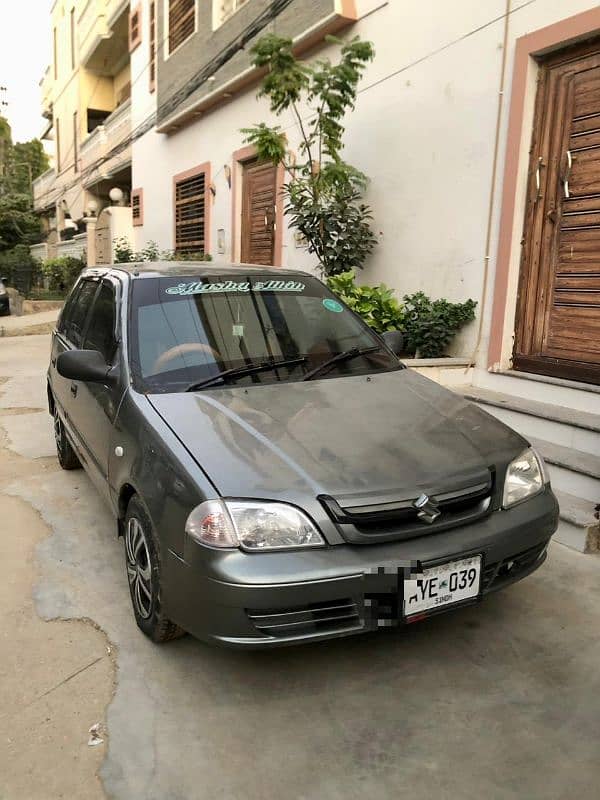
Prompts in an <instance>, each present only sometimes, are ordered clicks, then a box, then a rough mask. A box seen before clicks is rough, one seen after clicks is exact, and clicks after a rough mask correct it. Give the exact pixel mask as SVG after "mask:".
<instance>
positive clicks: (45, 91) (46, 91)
mask: <svg viewBox="0 0 600 800" xmlns="http://www.w3.org/2000/svg"><path fill="white" fill-rule="evenodd" d="M53 87H54V81H53V78H52V76H51V71H50V67H48V68H47V69H46V72H45V73H44V76H43V78H42V80H41V81H40V93H41V96H42V114H43V115H44V116H48V115H51V114H52V101H53V97H52V89H53Z"/></svg>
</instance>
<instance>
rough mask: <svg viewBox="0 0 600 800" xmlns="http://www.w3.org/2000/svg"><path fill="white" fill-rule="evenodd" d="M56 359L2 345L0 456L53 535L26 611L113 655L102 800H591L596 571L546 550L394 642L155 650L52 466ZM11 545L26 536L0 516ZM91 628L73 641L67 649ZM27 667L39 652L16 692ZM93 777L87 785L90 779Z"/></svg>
mask: <svg viewBox="0 0 600 800" xmlns="http://www.w3.org/2000/svg"><path fill="white" fill-rule="evenodd" d="M48 346H49V343H48V337H42V336H40V337H38V336H30V337H15V338H11V339H4V340H1V339H0V377H2V376H4V377H8V378H9V380H8V382H6V383H4V384H3V385H1V386H0V395H1V396H0V424H1V425H2V426H3V427H4V429H5V431H6V437H7V441H6V449H5V451H3V454H2V458H4V459H10V458H13V459H18V460H19V464H20V465H21V467H20V470H21V471H20V472H19V474H18V475H16V477H15V479H14V480H11V479H10V477H7V478H5V480H4V482H3V484H2V485H1V486H0V489H1V492H2V494H3V495H7V496H9V497H11V498H13V499H14V498H18V499H19V502H22V503H25V504H27V505H28V506H29V507H30V508H33V509H35V510H37V511H38V512H39V513H40V514H41V516H42V518H43V521H44V522H45V524H46V525H47V526H48V532H49V535H48V536H47V537H46V538H44V539H43V540H42V541H41V542H40V543H39V544H38V545H37V551H36V559H37V560H36V564H37V575H36V577H35V582H34V587H33V596H34V599H35V607H36V610H37V613H38V614H39V615H40V616H41V617H42V618H43V619H54V618H57V617H58V618H66V619H81V618H87V619H89V620H92V621H93V622H94V623H95V624H96V625H97V626H99V627H100V628H101V629H102V630H103V631H104V632H105V634H106V637H107V641H108V642H110V643H111V644H110V646H111V648H112V654H113V655H115V654H116V665H117V673H116V689H115V693H114V697H113V698H112V700H111V701H110V702H109V705H108V708H107V710H106V724H107V731H108V739H107V745H106V744H105V745H102V746H101V748H102V749H103V753H104V759H103V761H102V765H101V768H100V773H99V774H100V778H101V781H102V786H103V788H104V791H105V793H106V795H107V796H108V797H110V798H119V800H138V798H140V800H142V799H143V800H180V799H181V800H184V798H185V800H192V799H193V800H195V799H196V798H201V799H202V800H204V798H206V800H216V799H217V798H225V799H226V800H238V799H239V800H281V798H286V800H342V798H343V800H358V798H361V800H362V798H366V797H368V798H370V799H375V800H379V798H381V799H382V800H383V799H385V800H387V798H399V797H410V798H411V800H420V799H421V798H423V800H433V798H435V799H436V800H445V799H446V798H448V799H450V798H452V800H457V799H459V798H460V800H470V798H473V800H475V798H477V800H480V798H482V797H485V798H493V800H509V798H510V799H512V798H520V799H521V798H523V799H526V800H536V799H537V798H540V800H541V799H542V798H543V800H554V799H556V800H558V798H561V800H562V799H564V800H567V799H568V800H570V799H571V798H573V797H577V798H578V800H587V799H588V798H589V800H592V799H593V800H597V798H598V796H599V789H598V786H599V785H600V758H599V755H600V669H599V668H598V665H599V664H600V557H599V556H591V555H587V556H583V555H580V554H578V553H575V552H573V551H569V550H567V549H566V548H564V547H562V546H561V545H553V546H552V548H551V553H550V557H549V560H548V562H547V564H546V565H545V566H544V567H543V568H542V569H541V570H540V571H538V572H537V573H536V574H535V575H533V576H531V577H530V578H528V579H526V580H525V581H523V582H522V583H520V584H517V585H516V586H514V587H511V588H509V589H508V590H506V591H504V592H502V593H499V594H497V595H494V596H492V597H490V598H488V599H486V601H485V602H484V603H483V604H481V605H479V606H476V607H471V608H468V609H463V610H461V611H458V612H455V613H449V614H446V615H444V616H441V617H437V618H436V619H434V620H431V621H429V622H426V623H421V624H418V625H414V626H411V627H409V628H407V629H405V630H402V631H392V632H385V633H382V634H377V635H369V636H364V637H358V638H354V639H344V640H340V641H337V642H333V643H325V644H320V645H314V646H305V647H302V648H296V649H285V650H278V651H271V652H266V653H260V652H259V653H239V652H230V651H226V650H217V649H213V648H210V647H208V646H206V645H204V644H202V643H200V642H197V641H195V640H193V639H192V638H191V637H186V638H184V639H182V640H179V641H177V642H173V643H171V644H168V645H163V646H155V645H153V644H151V643H150V642H148V641H147V640H146V639H145V638H144V637H143V636H142V635H141V634H140V633H139V632H138V630H137V628H136V626H135V624H134V621H133V617H132V615H131V613H130V608H129V597H128V590H127V582H126V577H125V569H124V560H123V552H122V543H121V542H120V541H118V540H117V538H116V536H115V525H114V522H113V520H112V518H111V516H110V513H109V512H108V510H107V509H106V508H105V507H104V505H103V503H102V501H101V499H100V498H99V496H98V495H97V494H96V492H95V490H94V488H93V487H92V486H91V484H90V483H89V481H88V480H87V478H86V477H85V475H84V473H82V472H74V473H65V472H62V471H60V470H58V469H56V468H54V467H53V466H52V464H53V461H52V460H51V457H52V452H53V443H52V430H51V423H50V418H49V417H48V416H47V415H46V414H44V413H43V412H41V411H36V409H42V408H43V405H44V379H43V371H44V368H45V361H46V358H47V354H48ZM15 408H17V409H18V408H20V409H21V413H6V412H7V410H9V411H10V409H13V411H14V409H15ZM2 409H4V413H3V412H2ZM5 463H7V462H5ZM24 464H26V465H28V468H27V469H25V470H24V469H23V465H24ZM3 499H4V498H0V508H2V501H3ZM2 533H3V535H4V536H8V537H28V536H29V535H30V534H29V532H28V530H27V529H26V526H23V525H22V524H20V526H19V527H17V523H16V522H14V521H13V522H11V520H10V519H7V518H6V517H4V519H3V524H2ZM17 588H18V587H17ZM25 599H26V598H25ZM25 599H24V600H25ZM54 624H56V623H51V622H49V623H47V625H48V626H52V625H54ZM83 630H84V628H81V629H80V628H73V633H72V638H73V639H74V640H75V643H77V639H78V637H79V636H82V635H83V634H82V633H81V631H83ZM2 641H5V640H2ZM86 646H87V645H86ZM35 663H37V654H36V652H35V649H34V652H32V653H31V654H30V655H29V659H28V660H26V661H25V663H24V666H23V670H24V674H23V680H24V681H27V680H28V676H27V670H32V669H34V664H35ZM46 663H47V666H48V667H49V668H50V669H52V668H53V661H52V654H51V652H50V653H48V654H47V656H46ZM107 679H108V678H107V677H106V676H104V677H102V678H101V679H99V682H98V692H99V694H102V693H103V692H105V689H106V686H105V684H106V681H107ZM88 691H92V692H93V688H92V689H88ZM103 696H104V695H103ZM69 702H70V700H69V697H68V696H67V697H65V699H64V703H66V704H67V706H68V704H69ZM79 702H81V700H80V701H79ZM107 702H108V699H107ZM83 724H84V720H83V719H82V720H81V725H82V729H83ZM85 733H86V734H87V729H86V731H85ZM61 752H62V755H61V753H60V752H59V751H58V750H57V757H56V759H55V763H54V764H53V765H51V766H50V767H47V769H51V770H55V771H56V772H57V775H53V777H54V778H56V780H57V781H58V783H57V785H59V784H60V775H61V774H64V775H66V774H68V772H69V770H70V769H72V768H74V767H75V765H74V761H73V759H74V756H73V755H72V754H70V753H69V752H68V751H61ZM85 755H86V754H85V753H84V754H83V755H82V756H81V758H83V759H84V762H85ZM86 764H87V762H85V763H84V767H86ZM78 765H79V767H81V760H80V761H79V762H78ZM14 768H15V767H14V765H13V764H12V762H11V763H8V764H5V765H4V766H2V765H1V763H0V797H3V796H4V795H3V793H2V777H1V776H2V772H3V771H4V770H8V772H9V773H10V770H11V769H14ZM86 768H87V769H88V770H89V779H90V785H92V784H93V772H94V769H95V765H94V764H93V763H92V762H91V761H90V762H89V765H88V766H87V767H86ZM6 796H7V800H16V798H17V797H21V796H22V797H27V798H28V800H33V797H34V796H35V795H34V794H31V793H30V794H23V795H20V794H19V795H16V794H11V795H10V797H9V795H6ZM40 796H42V795H40ZM53 796H54V795H53ZM56 796H60V795H56ZM65 796H68V795H65ZM71 796H73V795H71ZM46 800H49V798H48V795H46Z"/></svg>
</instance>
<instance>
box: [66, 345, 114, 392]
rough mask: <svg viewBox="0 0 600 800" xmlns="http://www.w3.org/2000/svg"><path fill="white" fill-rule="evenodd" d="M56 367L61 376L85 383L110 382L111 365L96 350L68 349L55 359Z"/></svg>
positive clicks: (111, 378)
mask: <svg viewBox="0 0 600 800" xmlns="http://www.w3.org/2000/svg"><path fill="white" fill-rule="evenodd" d="M56 369H57V371H58V374H59V375H62V376H63V378H70V379H71V380H72V381H84V382H86V383H106V384H109V385H110V384H112V383H114V381H115V378H114V375H111V374H110V373H111V369H112V368H111V366H110V364H107V363H106V361H105V360H104V357H103V356H102V354H101V353H99V352H98V351H97V350H68V351H67V352H66V353H61V354H60V355H59V356H58V358H57V359H56Z"/></svg>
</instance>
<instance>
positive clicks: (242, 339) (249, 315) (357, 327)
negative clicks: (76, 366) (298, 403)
mask: <svg viewBox="0 0 600 800" xmlns="http://www.w3.org/2000/svg"><path fill="white" fill-rule="evenodd" d="M335 356H340V358H339V359H335V358H334V357H335ZM330 361H331V362H332V363H330V364H326V363H325V362H330ZM288 362H289V363H288ZM130 364H131V370H132V375H133V379H134V382H135V385H136V388H138V389H139V390H140V391H144V392H181V391H184V390H186V389H192V390H194V389H196V388H198V389H201V388H205V387H203V386H201V385H199V384H202V383H204V382H206V383H207V387H206V388H208V386H212V387H219V386H222V385H233V384H235V385H254V384H265V383H275V382H280V381H300V380H303V379H304V378H305V377H306V378H307V379H312V378H316V377H318V378H333V377H339V376H340V375H360V374H369V373H373V372H382V371H389V370H393V369H398V368H399V367H400V365H399V363H398V361H397V359H396V358H394V356H392V355H391V354H390V353H389V351H388V350H386V348H385V347H383V346H382V344H381V340H380V339H379V337H377V336H376V335H375V334H374V333H373V332H372V331H371V330H370V329H369V328H368V327H367V326H366V325H365V324H364V323H363V322H362V320H360V319H359V317H357V316H356V315H355V314H354V313H353V312H352V311H350V310H349V309H348V308H346V307H345V306H344V305H342V303H340V302H339V300H337V299H336V298H335V297H334V296H333V295H332V294H331V293H330V292H329V291H328V289H327V288H326V287H325V286H324V285H323V284H322V283H321V282H320V281H318V280H316V279H315V278H311V277H309V276H306V275H298V276H293V275H289V274H287V275H283V276H282V277H281V278H280V279H278V278H274V277H273V274H272V273H271V274H262V275H261V274H260V273H253V274H251V275H244V274H243V273H238V272H236V273H234V275H233V277H232V275H231V274H230V275H226V274H225V275H210V276H203V277H202V278H198V277H197V276H193V275H191V276H189V277H181V276H177V277H161V278H143V279H140V280H135V281H134V282H133V289H132V313H131V322H130ZM271 365H272V367H271ZM321 366H322V369H319V368H320V367H321ZM315 370H316V372H317V374H315ZM220 373H227V374H223V375H222V376H220ZM211 379H213V380H211Z"/></svg>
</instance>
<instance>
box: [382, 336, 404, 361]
mask: <svg viewBox="0 0 600 800" xmlns="http://www.w3.org/2000/svg"><path fill="white" fill-rule="evenodd" d="M383 341H384V342H385V343H386V345H387V346H388V347H389V348H390V350H391V351H392V353H394V354H395V355H397V356H399V355H400V353H401V352H402V350H403V349H404V336H403V335H402V334H401V333H400V331H386V332H385V333H384V334H383Z"/></svg>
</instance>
